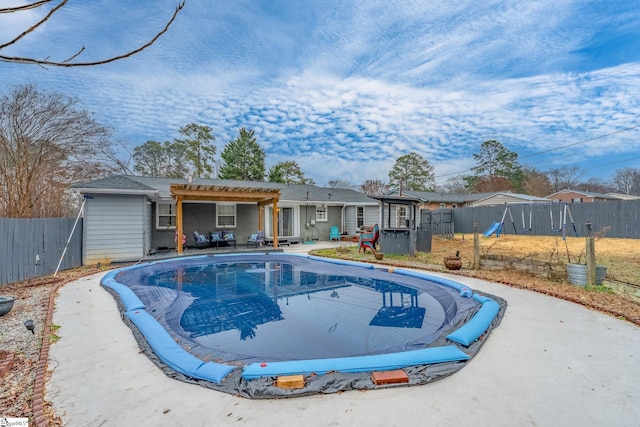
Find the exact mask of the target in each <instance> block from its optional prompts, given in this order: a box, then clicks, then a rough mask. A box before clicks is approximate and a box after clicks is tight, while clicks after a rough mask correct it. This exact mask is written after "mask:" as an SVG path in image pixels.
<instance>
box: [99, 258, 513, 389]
mask: <svg viewBox="0 0 640 427" xmlns="http://www.w3.org/2000/svg"><path fill="white" fill-rule="evenodd" d="M254 256H255V255H254ZM269 256H270V257H272V256H274V255H269ZM278 256H280V257H284V259H288V258H287V255H286V254H280V255H278ZM289 256H291V259H293V258H299V259H300V262H304V261H305V260H304V258H310V257H308V256H306V257H305V256H300V255H295V256H292V255H289ZM238 257H240V258H242V256H241V255H235V257H234V256H228V257H227V256H225V257H217V256H216V258H224V259H225V262H230V261H232V260H233V259H234V258H238ZM199 258H201V257H199ZM314 258H315V257H314ZM244 260H246V259H243V261H244ZM185 261H186V262H187V263H194V264H195V263H199V262H203V260H202V259H198V260H195V261H193V260H192V259H190V258H181V259H180V262H183V263H184V262H185ZM208 261H209V262H211V261H213V260H208ZM314 261H317V259H316V260H314ZM170 264H171V263H170V262H166V263H165V262H162V263H161V264H160V265H161V268H162V269H169V268H171V265H170ZM334 265H336V266H337V268H347V269H348V268H356V269H358V268H359V267H358V265H357V263H348V262H343V263H341V264H337V263H336V264H334ZM149 268H150V267H149V266H146V265H145V266H142V267H141V269H140V270H135V269H132V270H131V271H132V272H133V273H134V274H133V275H132V276H130V277H129V280H131V282H130V283H125V284H124V285H121V286H118V285H114V283H113V282H114V281H115V280H114V278H115V279H116V280H118V279H119V278H120V277H118V275H117V272H112V273H109V275H108V276H105V279H108V280H103V286H104V288H105V289H106V290H108V291H109V292H110V293H111V294H112V295H114V297H115V299H116V301H117V302H118V306H119V308H120V310H121V312H122V313H123V316H122V318H123V321H124V322H125V323H126V324H127V325H128V326H129V327H130V328H131V329H132V331H133V333H134V336H135V337H136V339H137V341H138V343H139V346H140V347H141V349H142V350H143V351H144V352H145V354H147V356H148V357H149V358H150V359H151V360H152V361H153V362H154V363H156V365H158V366H159V367H160V368H161V369H162V370H163V371H164V372H165V373H166V374H167V375H168V376H170V377H172V378H175V379H178V380H181V381H185V382H189V383H196V384H199V385H201V386H203V387H207V388H211V389H215V390H218V391H222V392H226V393H231V394H236V395H241V396H243V397H248V398H274V397H292V396H302V395H310V394H317V393H335V392H339V391H346V390H356V389H357V390H366V389H376V388H381V387H385V386H380V385H376V384H375V383H374V382H373V381H372V378H371V372H370V371H382V370H388V369H395V368H397V367H401V368H402V369H403V370H404V371H405V372H406V373H407V375H408V377H409V382H408V383H406V385H419V384H425V383H428V382H431V381H435V380H438V379H441V378H443V377H446V376H448V375H451V374H453V373H454V372H456V371H457V370H459V369H461V368H462V367H463V366H465V364H466V362H467V361H468V359H469V358H472V357H473V356H474V355H475V354H476V353H477V352H478V351H479V349H480V347H481V346H482V344H483V343H484V341H485V339H486V338H487V337H488V336H489V334H490V332H491V331H492V330H493V328H495V327H496V326H498V325H499V323H500V320H501V318H502V316H503V314H504V311H505V309H506V301H505V300H504V299H502V298H499V297H496V296H492V295H486V294H484V295H478V294H476V293H474V294H473V298H467V299H468V300H471V299H474V300H475V301H476V303H478V302H479V303H480V305H479V306H478V310H476V311H467V312H465V313H466V316H467V317H464V318H458V317H455V318H454V319H455V321H454V322H453V323H452V324H451V325H450V328H449V329H448V330H447V331H445V333H444V334H442V335H441V336H440V337H439V338H437V339H436V340H435V341H433V342H431V343H429V344H428V345H426V346H425V347H424V348H422V349H415V350H417V353H415V356H419V357H417V358H416V359H415V364H411V365H406V363H408V362H406V363H405V362H402V363H400V362H398V363H400V364H399V365H396V361H398V360H400V359H397V360H396V359H394V357H389V358H387V359H386V362H388V363H386V362H385V358H384V356H385V355H384V354H382V355H372V356H371V357H370V356H364V357H365V358H370V360H369V361H375V362H376V363H374V364H372V365H371V369H368V370H365V371H364V372H353V370H350V369H348V368H349V366H350V364H351V362H353V361H350V360H348V359H346V360H345V361H344V362H345V363H342V361H341V363H339V364H338V365H339V366H338V365H336V366H337V369H333V368H331V366H333V365H331V364H328V365H327V364H322V363H321V364H320V365H318V366H320V368H317V367H312V366H308V367H307V368H309V369H306V368H305V369H297V367H296V365H297V364H298V363H302V362H295V361H294V362H293V363H292V365H291V366H292V369H293V370H291V371H286V372H285V371H278V370H274V372H273V373H272V374H269V375H247V374H246V372H245V375H243V367H244V365H242V366H241V365H234V366H229V367H227V368H228V369H226V368H225V369H223V370H216V372H215V373H214V375H219V376H218V377H217V378H216V379H217V380H218V381H217V382H216V381H210V380H206V379H203V378H202V377H201V378H197V377H198V375H194V373H195V372H197V369H196V370H194V369H186V370H185V369H180V368H179V367H178V369H176V366H171V365H172V364H173V361H174V360H176V359H175V358H171V359H168V358H167V357H165V356H162V355H160V354H157V353H156V352H155V351H154V346H153V341H154V340H153V339H152V340H149V339H147V338H145V336H144V335H143V333H142V332H141V330H140V327H139V326H140V325H138V326H137V325H136V322H135V319H132V318H131V317H132V316H129V315H127V314H126V313H127V312H129V314H131V312H130V310H132V308H133V309H135V310H145V307H141V304H140V301H139V300H138V299H137V298H134V297H133V296H132V294H131V293H130V292H129V291H127V290H124V292H123V289H124V288H125V287H134V288H135V283H139V282H137V281H138V280H141V281H143V280H144V274H146V273H147V272H148V271H149ZM314 268H318V267H314ZM127 270H129V269H127ZM373 270H375V269H372V268H371V267H370V266H366V267H365V268H364V269H362V271H367V273H366V274H364V273H363V276H364V277H367V276H369V275H370V274H375V273H376V272H375V271H373ZM406 276H408V278H407V279H406V280H409V281H412V280H420V279H421V278H423V277H424V278H428V279H434V277H433V276H428V275H427V274H421V273H414V272H410V273H409V274H407V275H406ZM427 276H428V277H427ZM365 280H366V279H365ZM440 280H441V282H442V283H441V284H443V285H444V286H450V287H453V288H454V289H456V290H457V291H460V295H463V296H465V297H467V296H468V295H467V293H471V290H469V289H468V288H466V287H464V286H463V285H461V284H459V283H457V282H454V281H447V280H446V279H440ZM105 281H106V282H107V283H105ZM162 292H164V293H167V295H171V292H170V291H169V290H167V289H165V290H162V291H161V293H162ZM146 309H147V310H149V309H150V308H149V307H146ZM444 309H445V310H447V307H446V306H444ZM151 310H155V308H152V309H151ZM496 311H497V313H495V312H496ZM494 314H495V316H494ZM385 315H386V316H387V317H388V316H389V315H390V314H389V313H386V312H385V313H382V314H380V315H379V316H378V317H379V318H376V320H375V322H382V323H384V322H385V317H384V316H385ZM421 315H422V314H421V313H416V314H415V315H414V314H413V313H412V316H409V317H408V318H403V319H402V320H403V322H404V323H403V325H404V327H413V324H414V323H415V322H414V320H415V319H414V317H420V316H421ZM475 316H477V317H476V318H475V319H474V321H471V322H469V320H470V319H473V318H474V317H475ZM134 317H135V316H134ZM144 317H145V319H146V318H147V316H144ZM272 317H273V316H272ZM396 317H397V316H396ZM405 317H406V316H405ZM138 323H139V322H138ZM405 324H406V325H405ZM465 325H468V326H466V328H465ZM461 326H462V328H461ZM142 329H144V328H142ZM150 329H153V328H150ZM174 338H175V337H174ZM178 344H179V343H178ZM157 347H158V346H157V343H156V350H157ZM161 347H162V346H161ZM170 347H171V349H172V352H179V351H180V350H181V349H180V348H179V346H174V345H171V346H170ZM183 347H184V346H183ZM185 351H186V350H185ZM411 353H412V352H411V351H407V352H406V356H407V357H409V358H411V357H412V356H413V354H411ZM176 354H177V353H176ZM172 356H175V355H174V354H173V353H172ZM389 356H392V355H391V354H389ZM186 357H187V356H186ZM400 358H402V357H400ZM187 359H188V360H191V361H192V362H193V360H192V359H191V358H190V357H187ZM380 360H382V361H383V362H379V361H380ZM194 366H199V365H198V363H195V364H194ZM275 366H276V367H277V366H278V365H277V364H276V365H275ZM322 366H325V367H326V366H328V367H329V368H328V369H327V370H324V369H323V368H322ZM344 367H346V368H347V369H343V371H341V370H340V369H342V368H344ZM248 368H249V367H248ZM251 369H253V370H257V371H260V369H258V368H256V365H253V367H250V368H249V372H250V370H251ZM358 370H359V369H355V371H358ZM223 371H224V372H223ZM317 371H320V372H317ZM296 373H299V374H302V375H304V380H305V386H304V387H303V388H300V389H283V388H279V387H277V386H276V385H275V384H276V377H277V376H278V375H284V374H296Z"/></svg>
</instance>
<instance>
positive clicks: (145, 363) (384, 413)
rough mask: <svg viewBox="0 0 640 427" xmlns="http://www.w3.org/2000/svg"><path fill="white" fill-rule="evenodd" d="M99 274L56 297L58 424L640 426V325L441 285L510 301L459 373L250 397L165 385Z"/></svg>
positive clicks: (50, 396) (49, 393)
mask: <svg viewBox="0 0 640 427" xmlns="http://www.w3.org/2000/svg"><path fill="white" fill-rule="evenodd" d="M334 245H335V244H334ZM320 246H321V245H292V246H291V247H289V248H286V247H285V248H283V249H284V251H285V252H287V251H292V252H305V251H308V250H310V249H313V248H318V247H320ZM433 274H434V275H439V276H445V277H446V276H447V275H446V274H436V273H433ZM103 275H104V273H100V274H96V275H92V276H88V277H85V278H82V279H79V280H76V281H74V282H72V283H69V284H67V285H66V286H64V287H63V288H61V289H60V291H59V295H58V297H57V299H56V308H55V312H54V317H53V323H55V324H57V325H60V326H61V328H60V329H59V331H58V335H59V336H61V339H60V340H59V341H58V342H56V343H55V344H53V345H52V346H51V348H50V351H49V362H48V367H49V370H50V371H51V376H50V378H49V379H48V381H47V383H46V385H45V397H46V399H47V400H49V401H51V402H52V404H53V407H54V408H55V411H56V413H57V414H58V415H60V416H61V417H62V419H63V424H64V425H68V426H102V425H114V426H115V425H117V426H138V425H152V426H155V425H188V426H208V425H256V426H258V425H259V426H261V427H267V426H278V427H280V426H283V425H304V426H330V425H336V426H337V425H345V426H359V425H368V426H399V425H437V426H460V425H474V426H514V425H536V426H602V425H607V426H610V425H611V426H613V425H615V426H635V425H638V420H639V419H640V392H639V391H638V390H639V389H638V381H639V380H640V334H639V332H640V330H639V329H640V328H638V327H636V326H634V325H633V324H631V323H629V322H626V321H623V320H618V319H615V318H612V317H609V316H606V315H603V314H600V313H596V312H594V311H591V310H589V309H587V308H585V307H582V306H580V305H576V304H573V303H570V302H566V301H563V300H559V299H555V298H552V297H548V296H545V295H541V294H536V293H533V292H528V291H524V290H519V289H514V288H510V287H507V286H504V285H499V284H495V283H489V282H486V281H481V280H477V279H470V278H463V277H459V276H450V277H451V278H453V279H454V280H457V281H459V282H461V283H464V284H465V285H467V286H470V287H472V288H473V289H477V290H481V291H484V292H487V293H491V294H495V295H498V296H501V297H503V298H505V299H506V300H507V301H508V307H507V311H506V314H505V316H504V318H503V320H502V323H501V324H500V326H499V327H498V328H497V329H496V330H495V331H494V332H493V333H492V334H491V335H490V336H489V338H488V340H487V342H486V343H485V345H484V346H483V348H482V349H481V350H480V352H479V354H478V355H477V356H476V357H475V358H474V359H473V360H471V361H470V362H469V363H468V365H467V366H465V367H464V368H463V369H462V370H460V371H459V372H457V373H455V374H454V375H452V376H450V377H447V378H445V379H443V380H440V381H436V382H434V383H430V384H427V385H423V386H416V387H392V388H387V389H380V390H373V391H366V392H360V391H351V392H345V393H341V394H332V395H314V396H310V397H299V398H291V399H281V400H250V399H244V398H239V397H235V396H232V395H229V394H225V393H220V392H217V391H213V390H209V389H206V388H203V387H200V386H197V385H192V384H186V383H183V382H180V381H176V380H173V379H170V378H168V377H167V376H165V375H164V374H163V373H162V371H161V370H160V369H159V368H158V367H157V366H156V365H154V364H153V363H152V362H151V361H150V360H149V359H148V358H147V357H146V356H145V355H144V354H142V353H140V350H139V348H138V345H137V343H136V341H135V339H134V337H133V335H132V333H131V330H130V329H129V328H128V327H127V326H125V324H124V323H123V322H122V321H121V319H120V314H119V312H118V309H117V307H116V303H115V301H114V299H113V298H112V297H111V295H109V294H108V293H107V292H106V291H105V290H103V289H102V288H101V287H100V285H99V282H100V278H101V277H102V276H103Z"/></svg>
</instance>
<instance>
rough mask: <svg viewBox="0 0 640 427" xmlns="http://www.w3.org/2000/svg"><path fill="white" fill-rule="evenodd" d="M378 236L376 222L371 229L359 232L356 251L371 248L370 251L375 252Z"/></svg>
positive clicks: (378, 231)
mask: <svg viewBox="0 0 640 427" xmlns="http://www.w3.org/2000/svg"><path fill="white" fill-rule="evenodd" d="M367 228H369V227H367ZM379 238H380V230H379V228H378V224H376V225H374V226H373V228H371V231H363V232H361V233H360V239H359V242H358V252H360V250H361V249H362V250H363V251H364V252H367V249H371V252H377V249H376V246H377V245H378V239H379Z"/></svg>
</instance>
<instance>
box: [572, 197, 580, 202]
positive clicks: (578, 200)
mask: <svg viewBox="0 0 640 427" xmlns="http://www.w3.org/2000/svg"><path fill="white" fill-rule="evenodd" d="M571 203H582V197H574V198H573V199H571Z"/></svg>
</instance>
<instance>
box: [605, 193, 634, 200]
mask: <svg viewBox="0 0 640 427" xmlns="http://www.w3.org/2000/svg"><path fill="white" fill-rule="evenodd" d="M607 196H611V197H615V198H618V199H622V200H638V199H640V197H638V196H632V195H631V194H620V193H607Z"/></svg>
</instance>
